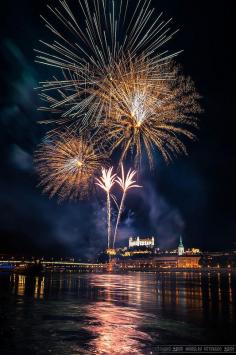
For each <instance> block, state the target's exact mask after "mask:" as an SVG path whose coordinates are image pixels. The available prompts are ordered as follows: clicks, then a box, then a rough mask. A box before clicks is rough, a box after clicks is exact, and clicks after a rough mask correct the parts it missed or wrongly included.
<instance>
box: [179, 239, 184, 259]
mask: <svg viewBox="0 0 236 355" xmlns="http://www.w3.org/2000/svg"><path fill="white" fill-rule="evenodd" d="M183 254H184V245H183V240H182V236H180V238H179V246H178V255H183Z"/></svg>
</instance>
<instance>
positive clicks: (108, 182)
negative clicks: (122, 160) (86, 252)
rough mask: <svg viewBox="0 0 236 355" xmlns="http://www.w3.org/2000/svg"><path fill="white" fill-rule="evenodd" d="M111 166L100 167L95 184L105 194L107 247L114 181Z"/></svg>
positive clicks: (114, 175) (108, 243)
mask: <svg viewBox="0 0 236 355" xmlns="http://www.w3.org/2000/svg"><path fill="white" fill-rule="evenodd" d="M112 171H113V167H112V168H109V169H105V168H102V176H101V177H100V178H96V181H97V182H96V184H97V185H98V186H99V187H101V189H103V190H104V191H105V192H106V195H107V247H108V249H109V248H110V239H111V197H110V191H111V188H112V186H113V185H114V183H115V178H116V174H112Z"/></svg>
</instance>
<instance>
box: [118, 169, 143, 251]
mask: <svg viewBox="0 0 236 355" xmlns="http://www.w3.org/2000/svg"><path fill="white" fill-rule="evenodd" d="M135 175H136V171H135V170H131V169H129V171H128V173H127V175H126V176H125V172H124V167H123V164H122V165H121V177H117V178H116V180H115V181H116V183H117V184H118V185H119V186H120V187H121V189H122V197H121V202H120V206H119V210H118V215H117V220H116V225H115V231H114V238H113V249H114V248H115V243H116V238H117V232H118V227H119V223H120V218H121V214H122V211H123V208H124V203H125V198H126V195H127V192H128V190H130V189H133V188H137V187H141V186H140V185H136V181H135V180H134V176H135Z"/></svg>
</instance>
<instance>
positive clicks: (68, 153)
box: [35, 131, 104, 200]
mask: <svg viewBox="0 0 236 355" xmlns="http://www.w3.org/2000/svg"><path fill="white" fill-rule="evenodd" d="M103 160H104V156H103V154H101V153H100V152H99V151H98V149H96V148H95V145H94V144H93V143H92V141H91V140H89V139H88V137H86V138H85V137H78V136H77V135H75V134H74V133H71V132H69V131H66V132H63V133H58V132H57V133H55V134H54V135H52V136H51V137H48V139H46V140H45V141H44V142H43V143H42V144H41V145H40V147H39V149H38V150H37V151H36V153H35V162H36V169H37V171H38V174H39V176H40V179H41V182H40V186H43V190H44V192H46V193H48V194H49V195H50V197H52V196H54V195H56V194H57V195H58V198H59V200H65V199H83V198H84V197H86V196H87V195H88V193H89V192H90V190H91V189H92V187H93V182H94V177H95V175H96V173H97V172H98V170H99V169H100V168H101V164H102V162H103Z"/></svg>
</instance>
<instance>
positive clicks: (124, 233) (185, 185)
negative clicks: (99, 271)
mask: <svg viewBox="0 0 236 355" xmlns="http://www.w3.org/2000/svg"><path fill="white" fill-rule="evenodd" d="M68 2H69V0H68ZM131 2H132V1H131ZM134 3H135V1H134ZM232 4H233V2H232V1H228V0H226V1H223V2H216V1H212V0H208V1H206V0H191V1H190V0H153V5H154V6H155V8H156V11H157V13H159V12H162V11H163V13H164V17H165V18H166V19H168V18H170V17H172V18H173V22H172V23H173V28H174V29H176V28H180V32H178V34H177V35H176V36H175V37H174V39H173V40H171V42H169V44H168V46H169V48H170V50H171V51H175V50H179V49H184V52H183V53H182V54H181V55H180V56H179V57H178V62H179V63H181V64H182V66H183V70H184V73H185V74H186V75H190V76H191V77H192V79H193V80H194V82H195V84H196V87H197V90H198V92H199V93H200V95H201V96H202V107H203V109H204V113H203V114H202V115H201V117H200V131H199V133H198V138H199V140H198V142H195V143H191V144H189V146H188V151H189V156H188V157H179V158H178V159H177V160H176V161H175V162H174V163H173V164H171V165H169V166H166V165H165V164H164V163H163V162H162V161H161V160H160V159H159V158H158V157H157V160H158V164H157V167H156V170H155V172H154V173H153V174H152V176H150V174H149V173H148V172H146V174H144V175H145V176H143V180H142V184H143V186H144V187H143V189H142V190H140V191H138V190H137V191H136V192H132V193H131V194H130V197H129V198H128V200H127V207H126V213H125V216H124V218H123V221H122V228H121V244H123V245H125V244H127V238H128V236H129V235H130V234H139V235H149V234H155V236H156V237H157V242H158V244H159V245H160V246H161V247H175V246H176V244H177V240H178V238H179V235H180V233H182V235H183V240H184V244H185V245H186V246H189V247H190V246H199V247H200V248H203V249H206V250H216V249H219V248H226V249H227V248H232V247H235V244H234V241H235V235H236V227H235V213H234V212H235V208H234V205H235V203H234V201H235V199H234V197H233V194H234V189H235V181H236V179H235V178H236V176H235V175H236V174H235V167H234V165H235V159H234V157H235V143H234V141H235V139H234V137H235V129H234V120H235V94H236V92H235V81H234V80H233V75H234V68H235V63H234V62H235V49H234V47H235V25H234V23H235V12H234V9H233V6H232ZM45 7H46V2H45V1H43V0H41V1H40V0H38V1H32V0H21V1H20V2H19V1H16V0H15V1H13V0H7V1H5V0H3V1H1V11H0V13H1V21H0V26H1V39H0V58H1V59H0V60H1V66H0V70H1V72H0V89H1V91H0V146H1V150H0V253H18V254H38V255H52V256H54V255H61V256H64V255H76V256H78V255H86V256H90V255H92V254H93V253H94V251H96V250H99V249H100V248H103V247H104V246H105V239H106V238H105V232H104V221H103V216H104V210H103V205H102V203H101V196H98V197H94V198H92V199H91V200H90V201H87V202H78V203H72V204H71V203H63V204H61V205H58V203H57V201H56V199H52V200H49V199H48V197H47V196H45V195H42V194H41V191H40V189H39V188H37V187H36V185H37V176H36V174H35V171H34V167H33V163H32V153H33V151H34V149H35V147H36V145H37V144H38V143H39V142H40V140H41V139H42V137H43V134H44V131H43V127H42V126H40V125H39V124H37V121H38V120H39V119H41V118H42V115H44V114H43V113H39V112H38V111H37V107H38V106H39V105H40V101H39V98H38V96H37V92H36V91H35V90H34V88H35V87H36V86H37V82H38V81H40V80H43V79H47V78H49V77H50V72H49V69H47V68H44V67H43V66H42V65H39V64H36V63H35V62H34V57H35V54H34V52H33V48H38V46H39V45H38V39H47V35H48V32H47V31H46V30H45V28H44V26H43V24H42V22H41V20H40V18H39V16H40V14H42V13H43V14H45V13H46V9H45ZM81 16H82V15H81Z"/></svg>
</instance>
